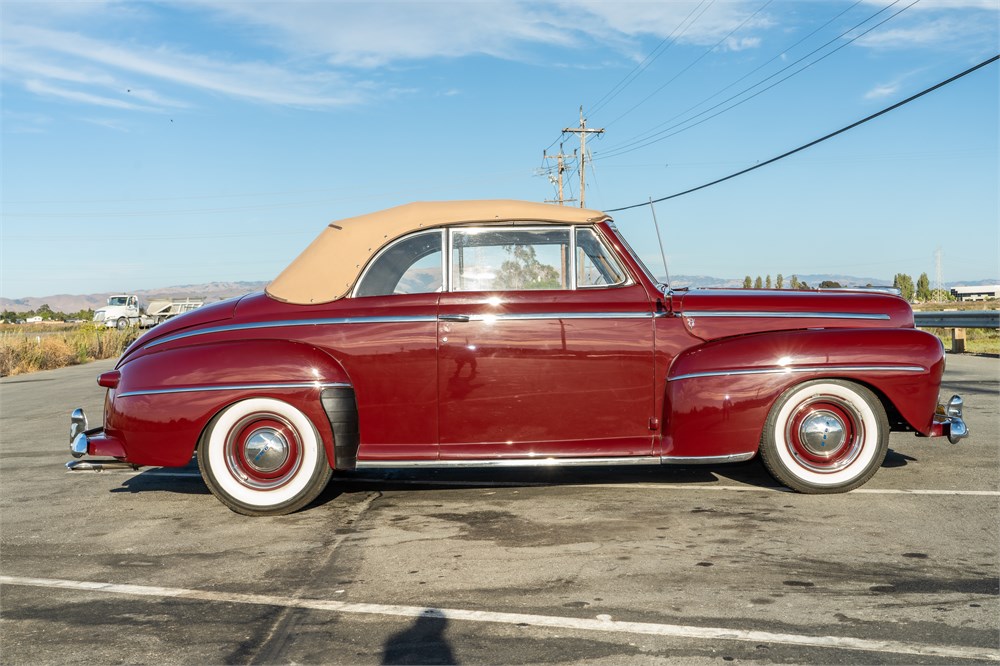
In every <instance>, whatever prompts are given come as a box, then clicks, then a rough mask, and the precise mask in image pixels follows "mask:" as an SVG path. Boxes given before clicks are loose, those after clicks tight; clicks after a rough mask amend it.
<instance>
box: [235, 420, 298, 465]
mask: <svg viewBox="0 0 1000 666" xmlns="http://www.w3.org/2000/svg"><path fill="white" fill-rule="evenodd" d="M288 451H289V446H288V441H287V440H286V439H285V437H284V435H282V434H281V433H280V432H279V431H277V430H275V429H274V428H260V429H258V430H254V431H253V432H252V433H250V435H249V436H248V437H247V438H246V443H245V444H244V445H243V454H244V459H245V460H246V462H247V464H248V465H249V466H250V467H252V468H253V469H255V470H257V471H258V472H265V473H266V472H273V471H275V470H277V469H279V468H280V467H281V466H282V465H284V464H285V461H287V460H288Z"/></svg>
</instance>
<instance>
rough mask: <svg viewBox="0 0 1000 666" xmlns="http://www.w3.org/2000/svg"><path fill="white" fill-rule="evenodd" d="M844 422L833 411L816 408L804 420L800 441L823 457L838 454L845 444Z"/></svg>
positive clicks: (803, 445) (801, 426)
mask: <svg viewBox="0 0 1000 666" xmlns="http://www.w3.org/2000/svg"><path fill="white" fill-rule="evenodd" d="M844 437H845V431H844V423H843V422H842V421H841V420H840V418H839V417H838V416H837V415H836V414H834V413H833V412H831V411H828V410H825V409H820V410H816V411H815V412H813V413H812V414H810V415H809V416H807V417H806V418H804V419H803V420H802V424H801V425H800V426H799V441H800V442H801V443H802V447H803V448H804V449H805V450H806V451H808V452H809V453H811V454H813V455H814V456H819V457H821V458H828V457H830V456H833V455H835V454H837V453H838V452H839V451H840V447H841V446H843V444H844Z"/></svg>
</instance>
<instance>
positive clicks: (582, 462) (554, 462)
mask: <svg viewBox="0 0 1000 666" xmlns="http://www.w3.org/2000/svg"><path fill="white" fill-rule="evenodd" d="M659 462H660V458H658V457H656V456H629V457H619V458H551V457H548V458H541V457H538V458H500V459H496V458H490V459H488V460H468V459H466V460H359V461H358V466H357V469H402V468H411V467H453V468H458V467H470V468H477V467H478V468H489V467H587V466H593V467H597V466H605V465H657V464H659Z"/></svg>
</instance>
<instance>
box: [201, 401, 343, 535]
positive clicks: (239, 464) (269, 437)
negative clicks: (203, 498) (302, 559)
mask: <svg viewBox="0 0 1000 666" xmlns="http://www.w3.org/2000/svg"><path fill="white" fill-rule="evenodd" d="M198 468H199V469H200V470H201V475H202V477H204V479H205V484H206V485H207V486H208V488H209V490H211V491H212V494H213V495H215V496H216V497H217V498H218V499H219V500H221V501H222V503H223V504H225V505H226V506H228V507H229V508H230V509H232V510H233V511H235V512H237V513H242V514H244V515H247V516H280V515H283V514H286V513H291V512H293V511H297V510H299V509H301V508H302V507H304V506H306V505H307V504H309V503H310V502H312V501H313V500H314V499H316V497H317V496H318V495H319V494H320V493H321V492H323V489H324V488H325V487H326V484H327V483H328V482H329V480H330V477H331V475H332V474H333V470H332V469H331V468H330V465H329V463H328V462H327V457H326V451H325V450H324V448H323V442H322V440H321V439H320V436H319V433H317V432H316V428H315V427H314V426H313V424H312V421H310V420H309V417H307V416H306V415H305V414H303V413H302V412H301V411H299V410H298V409H296V408H295V407H293V406H292V405H289V404H288V403H286V402H282V401H281V400H274V399H272V398H251V399H249V400H244V401H242V402H237V403H235V404H233V405H230V406H229V407H227V408H226V409H225V410H224V411H222V412H221V413H220V414H219V415H218V416H216V417H215V418H214V419H213V420H212V422H211V423H210V424H209V427H208V430H207V431H206V433H205V436H204V438H203V439H202V441H201V444H200V445H199V446H198Z"/></svg>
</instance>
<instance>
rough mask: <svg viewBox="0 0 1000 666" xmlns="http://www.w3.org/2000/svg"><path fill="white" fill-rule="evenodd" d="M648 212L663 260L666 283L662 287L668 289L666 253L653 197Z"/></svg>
mask: <svg viewBox="0 0 1000 666" xmlns="http://www.w3.org/2000/svg"><path fill="white" fill-rule="evenodd" d="M649 211H650V212H651V213H652V214H653V228H654V229H656V240H657V242H658V243H659V244H660V257H661V258H662V259H663V276H664V279H665V280H666V281H667V282H666V284H665V285H664V286H665V287H667V288H668V289H669V288H670V269H669V268H667V251H666V250H664V249H663V237H662V236H661V235H660V223H659V222H657V221H656V208H654V207H653V197H650V198H649Z"/></svg>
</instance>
